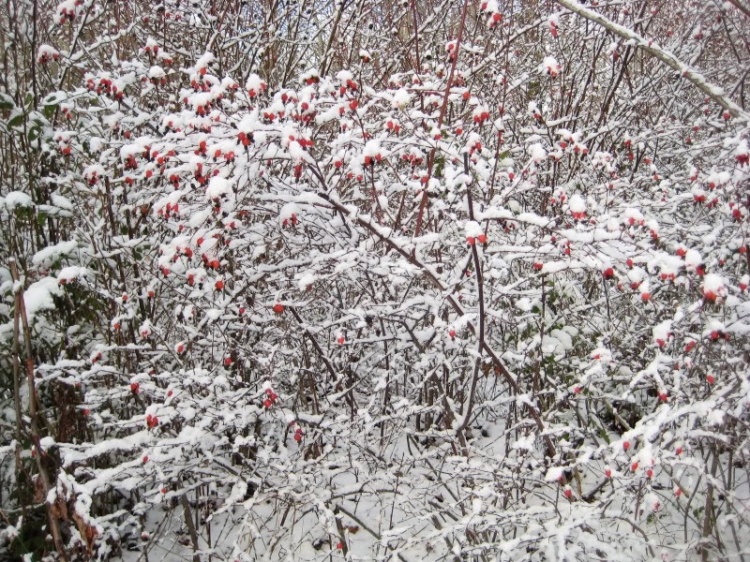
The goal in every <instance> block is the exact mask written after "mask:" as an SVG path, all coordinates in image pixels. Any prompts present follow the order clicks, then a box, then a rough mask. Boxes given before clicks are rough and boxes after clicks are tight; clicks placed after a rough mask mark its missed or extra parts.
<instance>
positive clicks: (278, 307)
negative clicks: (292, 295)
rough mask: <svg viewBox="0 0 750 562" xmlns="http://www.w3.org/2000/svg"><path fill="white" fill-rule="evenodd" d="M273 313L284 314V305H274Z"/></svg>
mask: <svg viewBox="0 0 750 562" xmlns="http://www.w3.org/2000/svg"><path fill="white" fill-rule="evenodd" d="M273 311H274V312H275V313H276V314H281V313H282V312H284V305H283V304H281V303H276V304H275V305H273Z"/></svg>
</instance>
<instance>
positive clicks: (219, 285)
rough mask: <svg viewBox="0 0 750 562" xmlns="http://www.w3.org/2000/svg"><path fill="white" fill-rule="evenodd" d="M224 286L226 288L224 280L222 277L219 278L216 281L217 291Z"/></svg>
mask: <svg viewBox="0 0 750 562" xmlns="http://www.w3.org/2000/svg"><path fill="white" fill-rule="evenodd" d="M223 288H224V281H222V280H221V279H219V280H218V281H217V282H216V290H217V291H221V290H222V289H223Z"/></svg>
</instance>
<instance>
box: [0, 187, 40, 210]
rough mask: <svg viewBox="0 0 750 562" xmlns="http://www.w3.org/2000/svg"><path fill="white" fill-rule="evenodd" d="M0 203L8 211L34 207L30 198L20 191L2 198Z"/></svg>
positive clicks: (12, 192)
mask: <svg viewBox="0 0 750 562" xmlns="http://www.w3.org/2000/svg"><path fill="white" fill-rule="evenodd" d="M0 203H2V204H3V205H4V206H5V207H6V208H7V209H9V210H14V209H18V208H28V207H33V206H34V203H33V202H32V200H31V197H30V196H29V195H28V194H26V193H23V192H21V191H11V192H10V193H8V194H6V195H5V197H4V198H0Z"/></svg>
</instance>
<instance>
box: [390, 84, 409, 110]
mask: <svg viewBox="0 0 750 562" xmlns="http://www.w3.org/2000/svg"><path fill="white" fill-rule="evenodd" d="M411 97H412V96H411V94H410V93H409V92H408V91H407V90H406V89H404V88H401V89H400V90H397V91H396V93H394V94H393V98H392V99H391V105H392V106H393V107H394V108H397V109H399V108H400V109H402V108H404V107H406V106H407V105H409V102H411Z"/></svg>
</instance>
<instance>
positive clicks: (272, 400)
mask: <svg viewBox="0 0 750 562" xmlns="http://www.w3.org/2000/svg"><path fill="white" fill-rule="evenodd" d="M266 396H267V398H266V399H265V400H263V406H265V407H266V408H270V407H271V406H273V405H274V404H276V401H277V400H278V399H279V395H278V394H276V393H275V392H274V391H273V390H271V389H270V388H267V389H266Z"/></svg>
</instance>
